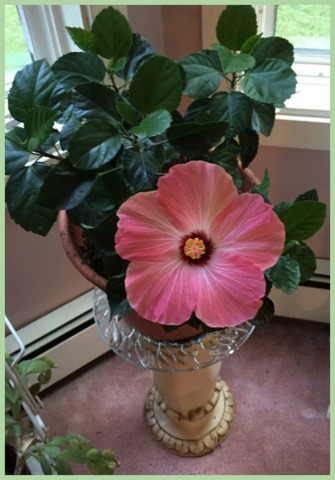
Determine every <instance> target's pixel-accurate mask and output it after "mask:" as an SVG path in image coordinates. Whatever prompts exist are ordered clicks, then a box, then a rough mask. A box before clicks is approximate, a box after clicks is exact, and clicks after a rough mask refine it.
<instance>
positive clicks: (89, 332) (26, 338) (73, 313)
mask: <svg viewBox="0 0 335 480" xmlns="http://www.w3.org/2000/svg"><path fill="white" fill-rule="evenodd" d="M270 297H271V299H272V300H273V301H274V303H275V308H276V315H277V316H280V317H287V318H294V319H302V320H311V321H316V322H323V323H329V317H330V275H329V261H327V260H318V268H317V271H316V274H315V276H314V277H313V278H312V279H311V280H310V281H309V282H308V283H307V282H306V284H304V285H302V286H300V287H299V288H298V289H297V290H296V291H295V292H293V293H292V294H291V295H287V294H285V293H284V292H282V291H281V290H278V289H276V288H273V289H272V292H271V295H270ZM92 306H93V290H90V291H88V292H86V293H85V294H83V295H81V296H80V297H78V298H76V299H75V300H72V301H70V302H68V303H67V304H66V305H63V306H62V307H60V308H57V309H56V310H54V311H53V312H51V313H49V314H47V315H45V316H43V317H42V318H39V319H38V320H35V321H34V322H32V323H30V324H29V325H27V326H25V327H23V328H21V329H20V330H19V331H18V332H17V333H18V335H19V337H20V338H21V340H22V342H23V343H24V345H25V347H26V350H25V355H24V358H25V359H26V358H35V357H37V356H43V355H45V356H48V357H49V358H51V359H52V360H53V361H54V362H55V364H56V365H57V366H58V368H56V369H54V371H53V376H52V380H51V382H50V384H49V385H52V384H54V383H56V382H57V381H59V380H61V379H63V378H65V377H66V376H68V375H69V374H71V373H73V372H75V371H76V370H78V369H79V368H81V367H83V366H85V365H86V364H88V363H90V362H91V361H93V360H95V359H96V358H98V357H99V356H101V355H102V354H104V353H106V352H108V351H110V350H109V347H108V346H107V345H106V344H105V342H104V341H103V339H102V337H101V335H100V333H99V332H98V329H97V328H96V326H95V324H94V318H93V309H92ZM9 320H10V319H9ZM18 350H19V348H18V345H17V343H16V341H15V339H14V338H13V337H12V335H9V336H7V337H6V351H8V352H9V353H11V354H13V355H15V354H16V353H17V352H18Z"/></svg>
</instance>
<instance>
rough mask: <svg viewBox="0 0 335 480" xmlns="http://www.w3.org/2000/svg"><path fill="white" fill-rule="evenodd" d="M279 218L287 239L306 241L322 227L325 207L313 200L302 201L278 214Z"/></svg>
mask: <svg viewBox="0 0 335 480" xmlns="http://www.w3.org/2000/svg"><path fill="white" fill-rule="evenodd" d="M279 218H280V220H281V221H282V222H283V223H284V225H285V230H286V238H287V239H293V240H307V239H308V238H310V237H312V236H313V235H314V234H315V233H316V232H317V231H318V230H319V229H320V228H321V227H322V225H323V223H324V221H325V218H326V205H325V204H324V203H321V202H315V201H313V200H302V201H299V202H296V203H294V204H293V205H291V206H290V207H288V208H287V209H286V210H283V211H282V212H280V213H279Z"/></svg>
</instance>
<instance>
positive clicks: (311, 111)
mask: <svg viewBox="0 0 335 480" xmlns="http://www.w3.org/2000/svg"><path fill="white" fill-rule="evenodd" d="M255 8H256V11H257V15H258V24H259V30H260V31H263V32H264V35H265V36H270V35H276V36H279V37H284V38H286V39H288V40H289V41H290V42H291V43H292V44H293V46H294V54H295V62H294V66H293V68H294V70H295V71H296V73H297V80H298V85H297V93H296V94H295V95H293V96H292V98H291V99H289V100H288V101H287V102H286V110H285V113H286V114H299V113H301V110H304V112H303V114H304V115H305V116H306V115H310V116H319V117H329V110H330V5H296V4H293V5H258V6H257V7H255ZM283 113H284V112H283Z"/></svg>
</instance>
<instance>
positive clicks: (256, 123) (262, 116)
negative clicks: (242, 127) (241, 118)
mask: <svg viewBox="0 0 335 480" xmlns="http://www.w3.org/2000/svg"><path fill="white" fill-rule="evenodd" d="M251 105H252V115H251V129H252V130H254V131H255V132H260V133H262V134H263V135H265V136H266V137H268V136H269V135H270V134H271V132H272V128H273V125H274V121H275V107H274V106H273V105H270V104H269V103H262V102H257V101H256V100H252V99H251Z"/></svg>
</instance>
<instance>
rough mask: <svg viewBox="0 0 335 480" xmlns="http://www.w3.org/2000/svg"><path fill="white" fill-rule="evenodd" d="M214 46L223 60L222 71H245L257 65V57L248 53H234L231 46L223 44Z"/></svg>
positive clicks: (224, 72) (225, 72)
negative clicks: (230, 48)
mask: <svg viewBox="0 0 335 480" xmlns="http://www.w3.org/2000/svg"><path fill="white" fill-rule="evenodd" d="M213 48H214V49H215V50H216V51H217V52H218V54H219V57H220V60H221V68H222V73H223V74H224V75H225V74H227V73H236V72H244V71H245V70H249V69H250V68H253V67H254V66H255V63H256V62H255V59H254V57H253V56H251V55H249V54H248V53H237V54H234V53H233V52H231V51H230V50H229V48H227V47H224V46H223V45H218V44H216V45H214V46H213Z"/></svg>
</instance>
